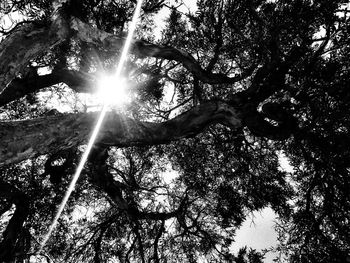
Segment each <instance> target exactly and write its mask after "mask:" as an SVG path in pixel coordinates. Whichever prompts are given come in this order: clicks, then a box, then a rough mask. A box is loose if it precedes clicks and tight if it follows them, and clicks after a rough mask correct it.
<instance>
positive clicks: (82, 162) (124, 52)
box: [39, 0, 142, 253]
mask: <svg viewBox="0 0 350 263" xmlns="http://www.w3.org/2000/svg"><path fill="white" fill-rule="evenodd" d="M141 5H142V0H138V1H137V4H136V8H135V11H134V15H133V18H132V21H131V24H130V28H129V32H128V35H127V38H126V41H125V44H124V47H123V49H122V53H121V56H120V60H119V63H118V66H117V69H116V72H115V75H114V76H115V78H117V79H118V78H120V77H121V72H122V69H123V66H124V63H125V61H126V59H127V54H128V51H129V48H130V45H131V40H132V37H133V34H134V31H135V28H136V24H137V20H138V17H139V15H140V12H141ZM108 106H109V102H108V101H107V100H106V101H105V102H104V104H103V106H102V109H101V113H100V115H99V118H98V120H97V123H96V125H95V128H94V130H93V132H92V135H91V137H90V140H89V142H88V145H87V147H86V149H85V151H84V153H83V156H82V158H81V160H80V163H79V165H78V167H77V170H76V172H75V174H74V176H73V179H72V181H71V182H70V184H69V187H68V189H67V191H66V194H65V196H64V198H63V200H62V202H61V204H60V206H59V208H58V210H57V213H56V215H55V217H54V219H53V221H52V223H51V225H50V227H49V230H48V232H47V234H46V235H45V236H44V238H43V240H42V242H41V244H40V248H39V253H40V252H41V251H42V250H43V248H44V247H45V245H46V242H47V241H48V240H49V238H50V236H51V233H52V231H53V230H54V229H55V227H56V225H57V222H58V219H59V217H60V216H61V213H62V212H63V209H64V207H65V205H66V203H67V201H68V199H69V197H70V195H71V193H72V192H73V190H74V187H75V184H76V183H77V181H78V179H79V176H80V174H81V172H82V170H83V168H84V165H85V163H86V161H87V159H88V157H89V153H90V151H91V149H92V147H93V145H94V143H95V140H96V137H97V135H98V132H99V130H100V128H101V125H102V122H103V119H104V117H105V116H106V113H107V109H108Z"/></svg>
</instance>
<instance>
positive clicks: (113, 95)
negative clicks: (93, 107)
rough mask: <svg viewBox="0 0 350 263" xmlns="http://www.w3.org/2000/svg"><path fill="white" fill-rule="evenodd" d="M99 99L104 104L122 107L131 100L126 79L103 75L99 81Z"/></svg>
mask: <svg viewBox="0 0 350 263" xmlns="http://www.w3.org/2000/svg"><path fill="white" fill-rule="evenodd" d="M96 95H97V97H98V99H99V100H101V101H102V102H103V103H104V104H108V105H113V106H121V105H123V104H124V103H126V102H127V101H128V100H129V94H128V88H127V81H126V78H124V77H121V76H116V75H101V76H100V77H99V78H98V81H97V94H96Z"/></svg>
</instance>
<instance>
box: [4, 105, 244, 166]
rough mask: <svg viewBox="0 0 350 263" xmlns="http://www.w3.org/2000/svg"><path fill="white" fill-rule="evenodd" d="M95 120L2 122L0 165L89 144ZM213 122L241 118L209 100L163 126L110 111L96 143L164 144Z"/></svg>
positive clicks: (89, 117)
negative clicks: (88, 140)
mask: <svg viewBox="0 0 350 263" xmlns="http://www.w3.org/2000/svg"><path fill="white" fill-rule="evenodd" d="M96 119H97V114H96V113H88V114H69V115H61V116H53V117H45V118H38V119H33V120H24V121H5V122H0V149H1V150H0V164H10V163H15V162H19V161H21V160H25V159H28V158H31V157H34V156H37V155H40V154H46V153H50V152H51V153H52V152H57V151H59V150H64V149H68V148H74V147H77V146H78V145H82V144H84V143H86V142H87V139H88V138H89V136H90V133H91V131H92V128H93V126H94V125H95V122H96ZM214 123H221V124H224V125H228V126H230V127H232V128H233V129H239V128H241V116H240V115H239V113H238V112H237V111H236V110H235V109H234V108H233V107H232V106H230V105H228V104H226V103H224V102H221V101H208V102H206V103H203V104H201V105H199V106H196V107H194V108H193V109H191V110H189V111H187V112H186V113H183V114H181V115H179V116H177V117H175V118H173V119H171V120H168V121H166V122H162V123H153V122H141V121H138V120H134V119H131V118H128V117H125V116H123V115H119V114H115V113H113V112H110V113H108V114H107V116H106V118H105V121H104V124H103V127H102V128H101V130H100V133H99V136H98V138H97V142H98V143H102V144H104V145H110V146H122V147H123V146H132V145H145V144H148V145H152V144H153V145H154V144H162V143H167V142H170V141H175V140H179V139H182V138H187V137H192V136H194V135H196V134H198V133H200V132H202V131H203V130H204V129H205V128H206V127H207V126H208V125H210V124H214Z"/></svg>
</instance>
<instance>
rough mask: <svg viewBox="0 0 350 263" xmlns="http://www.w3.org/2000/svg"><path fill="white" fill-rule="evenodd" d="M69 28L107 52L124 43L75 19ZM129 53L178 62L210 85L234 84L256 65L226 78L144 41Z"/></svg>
mask: <svg viewBox="0 0 350 263" xmlns="http://www.w3.org/2000/svg"><path fill="white" fill-rule="evenodd" d="M71 27H72V29H73V30H74V31H75V36H76V37H77V38H78V39H79V40H81V41H83V42H88V43H91V44H95V45H102V46H104V47H105V48H106V49H108V50H120V49H121V47H122V46H123V44H124V41H125V39H124V38H122V37H119V36H115V35H112V34H109V33H106V32H104V31H101V30H98V29H96V28H92V27H90V26H89V25H87V24H85V23H83V22H82V21H80V20H79V19H77V18H74V19H73V20H72V22H71ZM131 52H132V53H134V54H135V55H138V56H141V57H155V58H163V59H168V60H174V61H177V62H180V63H182V65H183V66H184V67H185V68H186V69H187V70H188V71H190V72H191V73H192V74H194V75H195V76H196V77H197V78H198V79H199V80H201V81H202V82H206V83H210V84H220V83H235V82H237V81H240V80H242V79H244V78H246V77H248V76H250V75H251V74H252V73H253V71H254V69H255V67H256V65H253V66H251V67H250V68H247V69H245V70H244V71H243V72H241V73H238V74H237V75H235V76H233V77H228V76H227V75H226V74H222V73H212V72H210V71H207V70H205V69H203V68H202V67H201V65H200V64H199V62H198V61H197V60H196V59H195V58H194V57H193V56H192V55H191V54H190V53H188V52H186V51H183V50H179V49H176V48H173V47H168V46H160V45H155V44H152V43H149V42H147V41H144V40H135V41H134V42H133V43H132V48H131Z"/></svg>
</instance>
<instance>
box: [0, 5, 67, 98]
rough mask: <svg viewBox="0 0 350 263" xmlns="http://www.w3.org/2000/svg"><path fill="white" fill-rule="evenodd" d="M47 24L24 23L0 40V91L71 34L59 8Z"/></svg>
mask: <svg viewBox="0 0 350 263" xmlns="http://www.w3.org/2000/svg"><path fill="white" fill-rule="evenodd" d="M56 11H57V12H55V13H54V15H53V16H52V23H51V24H50V25H49V26H47V25H46V24H40V23H35V22H33V23H26V24H22V25H21V26H19V27H18V28H16V30H14V32H12V33H11V34H10V35H8V36H7V37H6V38H5V39H4V40H3V41H2V42H1V43H0V94H1V93H2V92H3V90H4V89H5V88H6V87H7V86H8V85H9V84H10V83H11V81H12V80H13V79H15V78H16V77H18V76H19V74H23V72H24V71H25V68H26V67H27V66H28V64H29V62H30V61H31V60H33V59H35V58H37V57H38V56H40V55H43V54H45V53H47V52H48V51H49V50H50V49H52V48H54V47H55V46H57V45H58V44H60V43H62V42H63V41H64V40H65V39H66V38H67V37H68V35H69V32H70V29H69V26H68V24H67V23H66V21H65V20H64V19H63V18H62V17H61V16H60V15H59V8H57V10H56Z"/></svg>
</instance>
